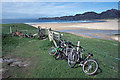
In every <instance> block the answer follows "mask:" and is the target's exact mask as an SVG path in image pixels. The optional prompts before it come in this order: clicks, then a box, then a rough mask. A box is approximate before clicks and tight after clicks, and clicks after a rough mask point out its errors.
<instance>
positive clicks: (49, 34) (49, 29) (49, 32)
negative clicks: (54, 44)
mask: <svg viewBox="0 0 120 80" xmlns="http://www.w3.org/2000/svg"><path fill="white" fill-rule="evenodd" d="M48 37H49V40H50V41H52V40H51V28H48Z"/></svg>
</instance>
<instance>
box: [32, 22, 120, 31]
mask: <svg viewBox="0 0 120 80" xmlns="http://www.w3.org/2000/svg"><path fill="white" fill-rule="evenodd" d="M105 21H106V22H95V23H38V24H34V25H32V26H34V27H38V26H41V27H42V28H51V29H52V30H68V29H96V30H118V20H105ZM119 30H120V28H119Z"/></svg>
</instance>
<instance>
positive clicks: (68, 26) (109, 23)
mask: <svg viewBox="0 0 120 80" xmlns="http://www.w3.org/2000/svg"><path fill="white" fill-rule="evenodd" d="M102 21H103V20H102ZM32 26H33V27H36V28H37V27H38V26H40V27H41V28H51V29H52V30H56V31H61V30H78V29H85V30H120V29H118V20H105V22H93V23H39V24H35V25H32ZM67 33H71V34H75V35H78V36H82V37H86V38H94V37H91V36H88V35H85V34H79V33H75V32H67ZM84 33H85V32H84ZM92 35H93V36H96V37H101V38H102V39H107V40H115V41H120V40H119V36H115V35H104V34H102V35H101V34H92Z"/></svg>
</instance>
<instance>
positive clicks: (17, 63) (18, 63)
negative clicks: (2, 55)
mask: <svg viewBox="0 0 120 80" xmlns="http://www.w3.org/2000/svg"><path fill="white" fill-rule="evenodd" d="M21 63H22V62H21V61H16V62H13V63H11V64H10V66H16V65H21Z"/></svg>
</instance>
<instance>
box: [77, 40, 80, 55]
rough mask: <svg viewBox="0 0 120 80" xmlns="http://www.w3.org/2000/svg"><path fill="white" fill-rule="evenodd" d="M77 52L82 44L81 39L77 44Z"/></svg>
mask: <svg viewBox="0 0 120 80" xmlns="http://www.w3.org/2000/svg"><path fill="white" fill-rule="evenodd" d="M77 46H78V47H77V53H79V46H80V41H78V44H77Z"/></svg>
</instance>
